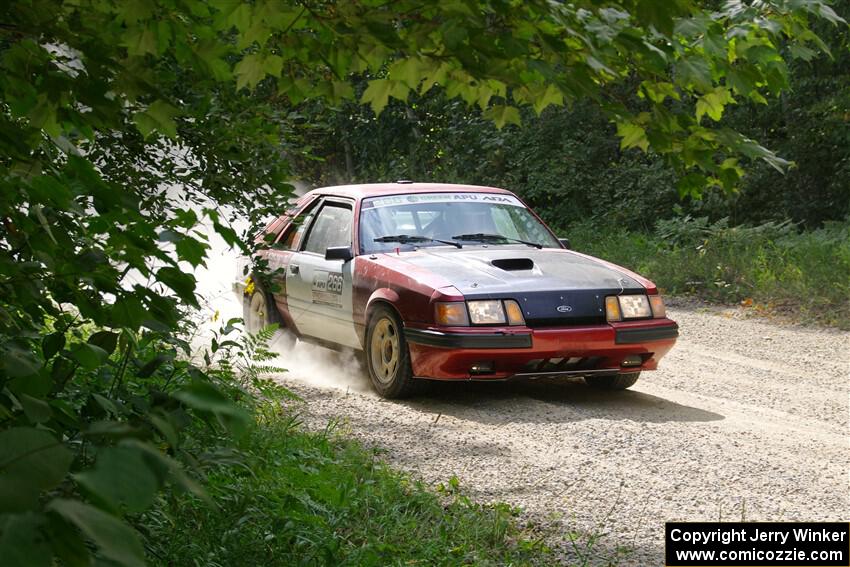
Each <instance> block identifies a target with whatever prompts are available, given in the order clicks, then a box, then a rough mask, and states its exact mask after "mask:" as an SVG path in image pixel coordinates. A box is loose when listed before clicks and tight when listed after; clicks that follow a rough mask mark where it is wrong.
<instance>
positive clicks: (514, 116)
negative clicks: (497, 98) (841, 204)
mask: <svg viewBox="0 0 850 567" xmlns="http://www.w3.org/2000/svg"><path fill="white" fill-rule="evenodd" d="M484 117H485V118H488V119H490V120H492V121H493V123H494V124H495V125H496V128H498V129H499V130H501V129H502V128H504V126H505V124H516V125H517V126H519V125H520V124H522V120H521V119H520V116H519V110H518V109H517V108H516V107H515V106H508V105H504V104H494V105H493V106H491V107H490V108H488V109H487V111H486V112H485V113H484Z"/></svg>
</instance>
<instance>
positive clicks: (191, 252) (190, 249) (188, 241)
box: [174, 236, 209, 268]
mask: <svg viewBox="0 0 850 567" xmlns="http://www.w3.org/2000/svg"><path fill="white" fill-rule="evenodd" d="M174 248H175V251H176V252H177V257H178V258H180V259H181V260H183V261H185V262H189V263H190V264H192V266H193V267H196V268H197V267H198V266H200V265H201V264H203V262H204V258H205V257H206V253H207V250H209V245H208V244H205V243H203V242H201V241H200V240H196V239H194V238H192V237H189V236H184V237H183V238H180V239H179V240H178V241H177V242H176V243H175V244H174Z"/></svg>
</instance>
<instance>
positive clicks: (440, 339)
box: [404, 328, 531, 349]
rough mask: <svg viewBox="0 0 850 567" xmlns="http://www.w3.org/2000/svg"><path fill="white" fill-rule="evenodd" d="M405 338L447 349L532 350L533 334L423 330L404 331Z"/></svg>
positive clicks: (411, 341)
mask: <svg viewBox="0 0 850 567" xmlns="http://www.w3.org/2000/svg"><path fill="white" fill-rule="evenodd" d="M404 338H405V339H407V342H409V343H415V344H420V345H426V346H435V347H446V348H469V349H476V348H530V347H531V333H517V334H507V333H490V334H486V335H482V334H475V335H473V334H467V333H443V332H440V331H427V330H422V329H408V328H406V329H404Z"/></svg>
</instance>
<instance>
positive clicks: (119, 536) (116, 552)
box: [47, 498, 145, 567]
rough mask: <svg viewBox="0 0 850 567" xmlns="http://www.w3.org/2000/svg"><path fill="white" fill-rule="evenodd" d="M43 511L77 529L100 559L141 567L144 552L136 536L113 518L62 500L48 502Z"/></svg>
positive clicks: (75, 501) (94, 509) (95, 509)
mask: <svg viewBox="0 0 850 567" xmlns="http://www.w3.org/2000/svg"><path fill="white" fill-rule="evenodd" d="M47 509H48V510H49V511H52V512H55V513H56V514H58V515H59V516H61V517H62V518H63V519H64V520H66V521H68V522H70V523H72V524H74V525H75V526H77V527H78V528H79V529H80V531H81V532H83V534H85V535H86V536H87V537H88V538H89V539H91V540H92V541H93V542H94V544H95V545H96V546H97V549H98V551H99V552H100V554H101V555H102V556H103V557H104V558H106V559H110V560H112V561H115V562H116V563H120V564H121V565H124V566H125V567H144V566H145V551H144V548H143V547H142V544H141V542H140V541H139V538H138V536H137V534H136V532H135V531H134V530H133V529H132V528H131V527H130V526H128V525H127V524H125V523H123V522H121V521H120V520H119V519H117V518H116V517H114V516H112V515H110V514H107V513H106V512H103V511H101V510H98V509H97V508H95V507H93V506H89V505H88V504H84V503H82V502H79V501H77V500H66V499H62V498H57V499H56V500H53V501H52V502H50V504H48V505H47Z"/></svg>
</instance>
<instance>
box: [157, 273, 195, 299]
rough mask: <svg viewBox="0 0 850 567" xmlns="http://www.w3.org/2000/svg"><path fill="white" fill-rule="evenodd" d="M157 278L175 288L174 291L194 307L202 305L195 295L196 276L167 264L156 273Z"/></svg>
mask: <svg viewBox="0 0 850 567" xmlns="http://www.w3.org/2000/svg"><path fill="white" fill-rule="evenodd" d="M156 279H157V280H159V281H160V282H162V283H164V284H165V285H167V286H168V287H170V288H171V289H173V290H174V292H175V293H176V294H177V295H178V297H180V299H182V300H183V301H185V302H186V303H188V304H189V305H192V306H193V307H200V305H198V300H197V298H196V297H195V278H194V277H192V276H191V275H190V274H185V273H183V272H181V271H180V270H179V269H177V268H173V267H171V266H166V267H164V268H160V269H159V271H158V272H157V273H156Z"/></svg>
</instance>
